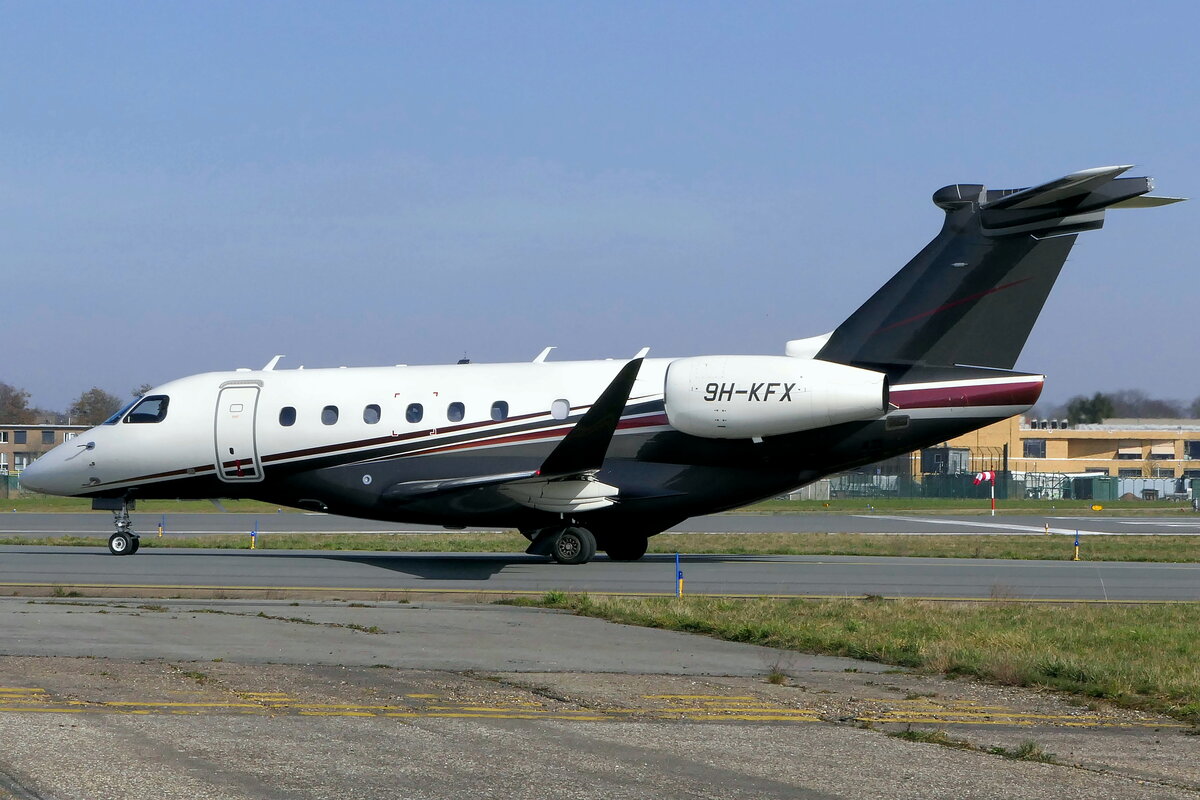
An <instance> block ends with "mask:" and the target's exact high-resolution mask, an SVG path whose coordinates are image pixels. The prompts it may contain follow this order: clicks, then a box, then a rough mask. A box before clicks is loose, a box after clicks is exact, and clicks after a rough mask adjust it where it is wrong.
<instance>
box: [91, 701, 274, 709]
mask: <svg viewBox="0 0 1200 800" xmlns="http://www.w3.org/2000/svg"><path fill="white" fill-rule="evenodd" d="M100 705H104V706H116V707H126V706H129V707H137V708H262V706H260V705H259V704H258V703H145V702H135V701H133V700H111V701H107V702H103V703H100Z"/></svg>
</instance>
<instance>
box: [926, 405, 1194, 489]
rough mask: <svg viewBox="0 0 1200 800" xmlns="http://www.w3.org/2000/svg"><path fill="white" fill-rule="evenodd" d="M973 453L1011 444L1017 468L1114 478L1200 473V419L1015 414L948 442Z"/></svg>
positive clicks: (1011, 465) (1013, 466)
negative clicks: (1071, 419)
mask: <svg viewBox="0 0 1200 800" xmlns="http://www.w3.org/2000/svg"><path fill="white" fill-rule="evenodd" d="M946 444H947V446H948V447H950V448H966V449H969V450H970V451H971V452H972V453H977V452H983V453H987V454H994V453H995V452H996V451H998V450H999V451H1003V450H1004V449H1005V446H1007V457H1008V463H1007V465H1006V467H1001V468H1007V469H1009V470H1011V471H1013V472H1049V473H1061V474H1082V473H1102V474H1104V475H1108V476H1110V477H1114V478H1200V420H1196V419H1108V420H1105V421H1104V422H1103V423H1100V424H1080V425H1069V424H1067V423H1066V422H1065V420H1064V421H1061V422H1060V421H1059V420H1030V419H1026V418H1024V417H1019V416H1018V417H1012V418H1010V419H1006V420H1004V421H1003V422H997V423H995V424H993V425H989V426H988V427H986V428H981V429H980V430H977V431H974V432H972V433H968V434H966V435H964V436H959V437H958V438H956V439H952V440H950V441H949V442H947V443H946Z"/></svg>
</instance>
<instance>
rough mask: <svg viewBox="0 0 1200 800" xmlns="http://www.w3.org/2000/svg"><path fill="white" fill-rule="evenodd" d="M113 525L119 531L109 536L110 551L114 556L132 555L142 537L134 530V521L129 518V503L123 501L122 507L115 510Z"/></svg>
mask: <svg viewBox="0 0 1200 800" xmlns="http://www.w3.org/2000/svg"><path fill="white" fill-rule="evenodd" d="M113 525H114V526H115V527H116V529H117V532H116V533H114V534H113V535H112V536H110V537H108V552H110V553H112V554H113V555H114V556H131V555H133V554H134V553H136V552H137V551H138V547H139V546H140V545H141V539H139V538H138V535H137V534H136V533H134V532H133V523H132V522H131V521H130V519H129V504H128V503H127V502H125V501H122V502H121V509H120V510H119V511H117V510H114V511H113Z"/></svg>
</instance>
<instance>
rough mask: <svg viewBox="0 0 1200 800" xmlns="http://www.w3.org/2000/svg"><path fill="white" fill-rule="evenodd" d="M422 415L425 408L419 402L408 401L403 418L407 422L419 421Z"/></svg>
mask: <svg viewBox="0 0 1200 800" xmlns="http://www.w3.org/2000/svg"><path fill="white" fill-rule="evenodd" d="M423 416H425V409H424V407H423V406H422V405H421V404H420V403H409V404H408V408H407V409H406V410H405V411H404V419H406V420H408V421H409V422H420V421H421V417H423Z"/></svg>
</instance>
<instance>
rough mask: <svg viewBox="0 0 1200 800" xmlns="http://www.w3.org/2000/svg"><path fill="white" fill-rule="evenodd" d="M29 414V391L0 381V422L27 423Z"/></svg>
mask: <svg viewBox="0 0 1200 800" xmlns="http://www.w3.org/2000/svg"><path fill="white" fill-rule="evenodd" d="M30 416H31V414H30V410H29V392H27V391H25V390H24V389H18V388H17V387H15V386H9V385H8V384H7V383H0V422H16V423H20V424H28V423H29V422H30V421H31V419H30Z"/></svg>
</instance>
